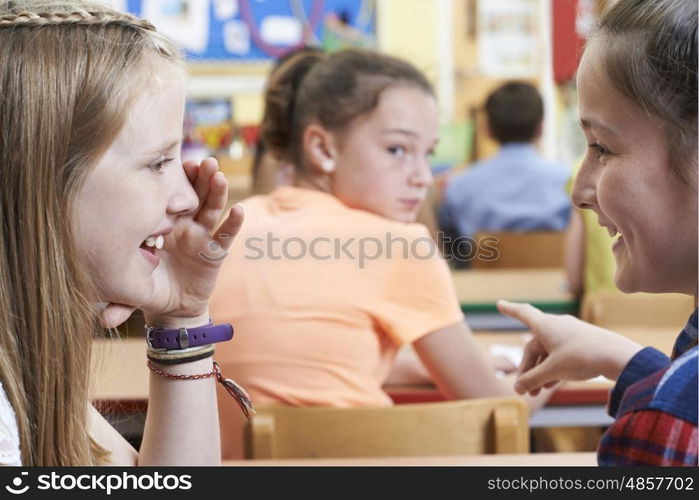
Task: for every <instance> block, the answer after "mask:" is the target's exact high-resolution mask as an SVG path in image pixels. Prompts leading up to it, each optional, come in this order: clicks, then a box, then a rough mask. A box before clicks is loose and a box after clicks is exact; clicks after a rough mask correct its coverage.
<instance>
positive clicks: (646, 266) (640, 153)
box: [499, 0, 697, 466]
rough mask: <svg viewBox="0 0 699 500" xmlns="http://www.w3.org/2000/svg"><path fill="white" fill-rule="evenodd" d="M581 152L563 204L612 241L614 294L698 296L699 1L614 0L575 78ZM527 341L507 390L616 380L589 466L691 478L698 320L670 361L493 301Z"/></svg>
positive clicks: (604, 333)
mask: <svg viewBox="0 0 699 500" xmlns="http://www.w3.org/2000/svg"><path fill="white" fill-rule="evenodd" d="M578 92H579V97H580V117H581V126H582V129H583V131H584V133H585V136H586V138H587V142H588V145H589V147H588V153H587V156H586V157H585V161H584V164H583V166H582V167H581V170H580V174H579V175H578V177H577V179H576V182H575V187H574V189H573V202H574V203H575V205H576V206H577V207H578V208H580V209H589V210H593V211H594V212H595V213H596V214H597V217H598V222H599V224H600V225H601V226H603V227H605V228H607V229H608V230H609V232H610V234H611V235H612V236H617V238H616V241H615V242H614V244H613V247H612V249H613V252H614V257H615V259H616V264H617V269H616V274H615V282H616V285H617V287H618V288H619V289H620V290H622V291H623V292H627V293H631V292H653V293H664V292H679V293H685V294H688V295H692V296H694V297H695V304H696V296H697V2H692V1H688V0H619V1H618V2H617V3H615V4H614V5H613V6H612V7H611V9H610V10H609V11H608V12H606V13H605V14H604V16H603V18H602V20H601V22H600V25H599V28H598V30H597V32H596V33H595V34H594V35H593V36H592V37H591V38H590V39H589V40H588V44H587V47H586V49H585V53H584V56H583V58H582V61H581V63H580V69H579V71H578ZM499 307H500V310H501V312H503V313H504V314H507V315H509V316H512V317H515V318H517V319H520V320H521V321H523V322H524V323H526V324H527V325H528V326H529V327H530V328H531V330H532V333H533V334H534V338H533V339H532V341H531V342H530V343H529V344H528V345H527V347H526V350H525V355H524V358H523V360H522V364H521V366H520V368H519V377H518V380H517V384H516V387H515V388H516V390H517V391H518V392H520V393H527V392H529V393H532V394H535V393H537V392H538V391H539V390H540V389H541V388H542V387H549V386H551V385H553V384H555V382H556V381H558V380H584V379H588V378H591V377H594V376H597V375H604V376H605V377H607V378H610V379H612V380H616V385H615V386H614V388H613V390H612V392H611V394H610V400H609V406H608V409H609V413H610V415H611V416H612V417H614V418H615V419H616V420H615V422H614V423H613V424H612V425H611V426H610V427H609V428H608V429H607V432H606V433H605V435H604V436H603V438H602V441H601V443H600V445H599V449H598V460H599V463H600V465H695V466H696V465H697V312H696V311H695V312H694V313H693V314H692V315H691V317H690V318H689V321H688V322H687V326H686V327H685V328H684V330H683V331H682V332H681V333H680V335H679V337H678V338H677V341H676V343H675V348H674V351H673V353H672V356H671V358H667V357H666V356H665V355H664V354H662V353H660V352H659V351H657V350H655V349H653V348H645V349H644V348H643V347H642V346H641V345H639V344H636V343H635V342H632V341H631V340H628V339H626V338H624V337H622V336H619V335H617V334H615V333H613V332H610V331H608V330H604V329H602V328H598V327H595V326H592V325H590V324H587V323H585V322H583V321H580V320H578V319H576V318H573V317H571V316H554V315H550V314H544V313H542V312H541V311H539V310H538V309H536V308H534V307H532V306H531V305H529V304H512V303H509V302H504V301H503V302H501V303H500V304H499Z"/></svg>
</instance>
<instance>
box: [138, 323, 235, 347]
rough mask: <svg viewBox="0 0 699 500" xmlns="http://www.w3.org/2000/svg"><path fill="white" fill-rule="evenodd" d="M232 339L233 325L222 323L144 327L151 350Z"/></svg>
mask: <svg viewBox="0 0 699 500" xmlns="http://www.w3.org/2000/svg"><path fill="white" fill-rule="evenodd" d="M232 338H233V325H231V324H230V323H223V324H221V325H214V324H212V323H211V322H209V324H208V325H204V326H198V327H196V328H178V329H176V330H172V329H167V328H155V327H152V326H148V327H146V342H147V343H148V347H150V348H151V349H161V350H162V349H165V350H173V349H187V348H189V347H198V346H201V345H206V344H214V343H216V342H224V341H226V340H230V339H232Z"/></svg>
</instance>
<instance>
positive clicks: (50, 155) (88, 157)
mask: <svg viewBox="0 0 699 500" xmlns="http://www.w3.org/2000/svg"><path fill="white" fill-rule="evenodd" d="M148 54H157V55H158V56H160V57H163V58H165V59H166V60H170V61H173V62H179V61H181V59H182V55H181V53H180V51H179V50H178V49H177V48H175V47H174V46H173V45H172V44H171V43H170V42H169V41H168V40H167V39H166V38H164V37H162V36H161V35H158V34H157V33H156V32H155V30H154V28H153V26H152V25H151V24H149V23H148V22H146V21H143V20H140V19H137V18H135V17H133V16H130V15H126V14H121V13H118V12H115V11H112V10H110V9H108V8H106V7H104V6H102V5H99V4H93V3H87V2H78V1H62V2H55V1H54V2H46V1H30V0H19V1H4V0H0V219H1V220H2V226H1V227H2V229H1V232H0V238H1V239H2V242H1V243H2V244H1V245H0V382H2V385H3V387H4V388H5V392H6V394H7V396H8V399H9V401H10V403H11V404H12V407H13V409H14V410H15V413H16V416H17V424H18V428H19V436H20V444H21V449H22V463H23V465H28V466H29V465H41V466H68V465H93V464H96V463H99V462H102V461H104V459H105V457H106V452H105V450H103V449H102V448H101V447H100V446H99V445H98V444H97V443H95V442H94V440H92V438H91V437H90V434H89V421H88V413H87V405H88V397H89V391H88V389H89V373H90V370H89V366H90V356H91V345H92V340H93V338H94V336H95V334H96V332H98V331H99V326H98V322H97V316H96V310H95V309H96V308H95V303H96V301H97V295H96V293H95V285H94V279H93V278H92V277H91V276H90V275H89V274H88V272H87V271H86V270H85V266H84V263H83V262H82V261H81V258H80V256H79V255H78V252H77V251H76V246H75V243H74V234H75V232H74V229H75V228H74V214H75V205H76V195H77V193H78V191H79V189H80V187H81V185H82V182H83V181H84V179H85V177H86V175H87V174H88V173H89V172H90V170H91V168H92V167H94V165H95V164H96V163H97V161H98V160H99V158H100V157H101V155H102V154H103V153H104V151H105V150H106V149H107V148H108V146H109V145H110V144H111V143H112V142H113V140H114V139H115V137H116V135H117V134H118V132H119V131H120V129H121V128H122V126H123V125H124V123H125V120H126V115H127V112H128V110H129V109H130V106H131V104H132V101H133V99H134V97H135V95H136V94H137V92H138V90H139V88H140V87H141V86H142V85H143V84H144V83H145V78H144V77H143V75H144V73H145V72H146V66H147V64H144V61H143V59H144V57H145V56H146V55H148ZM114 202H115V203H118V202H119V201H118V200H114Z"/></svg>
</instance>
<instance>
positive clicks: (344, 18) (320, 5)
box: [119, 0, 376, 63]
mask: <svg viewBox="0 0 699 500" xmlns="http://www.w3.org/2000/svg"><path fill="white" fill-rule="evenodd" d="M120 1H121V5H120V6H119V7H120V8H122V9H123V10H127V11H129V12H131V13H133V14H136V15H138V16H141V17H144V18H146V19H148V20H149V21H151V22H152V23H153V24H154V25H155V26H156V27H157V28H158V31H161V32H163V33H164V34H166V35H168V36H169V37H171V38H173V39H174V40H175V41H176V42H177V43H179V44H180V45H181V46H182V47H183V48H184V49H185V51H186V52H187V55H188V58H189V59H190V60H194V61H219V62H233V63H241V62H260V61H267V60H270V59H275V58H277V57H279V56H280V55H282V54H284V53H285V52H287V51H289V50H290V49H293V48H295V47H299V46H302V45H311V46H319V47H323V48H325V49H328V50H336V49H339V48H343V47H347V46H356V47H373V46H374V40H375V38H376V37H375V33H376V0H120Z"/></svg>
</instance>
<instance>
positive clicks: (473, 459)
mask: <svg viewBox="0 0 699 500" xmlns="http://www.w3.org/2000/svg"><path fill="white" fill-rule="evenodd" d="M221 465H224V466H240V465H245V466H262V467H265V466H267V467H268V466H280V465H282V466H283V465H287V466H288V465H291V466H333V465H349V466H357V465H365V466H391V465H394V466H416V465H418V466H419V465H427V466H439V465H448V466H454V465H457V466H458V465H461V466H479V465H481V466H496V467H497V466H502V467H526V466H554V467H561V466H589V467H593V466H596V465H597V456H596V454H595V453H593V452H585V453H531V454H527V455H468V456H461V455H459V456H446V457H393V458H384V457H381V458H308V459H283V460H226V461H224V462H223V463H222V464H221Z"/></svg>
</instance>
